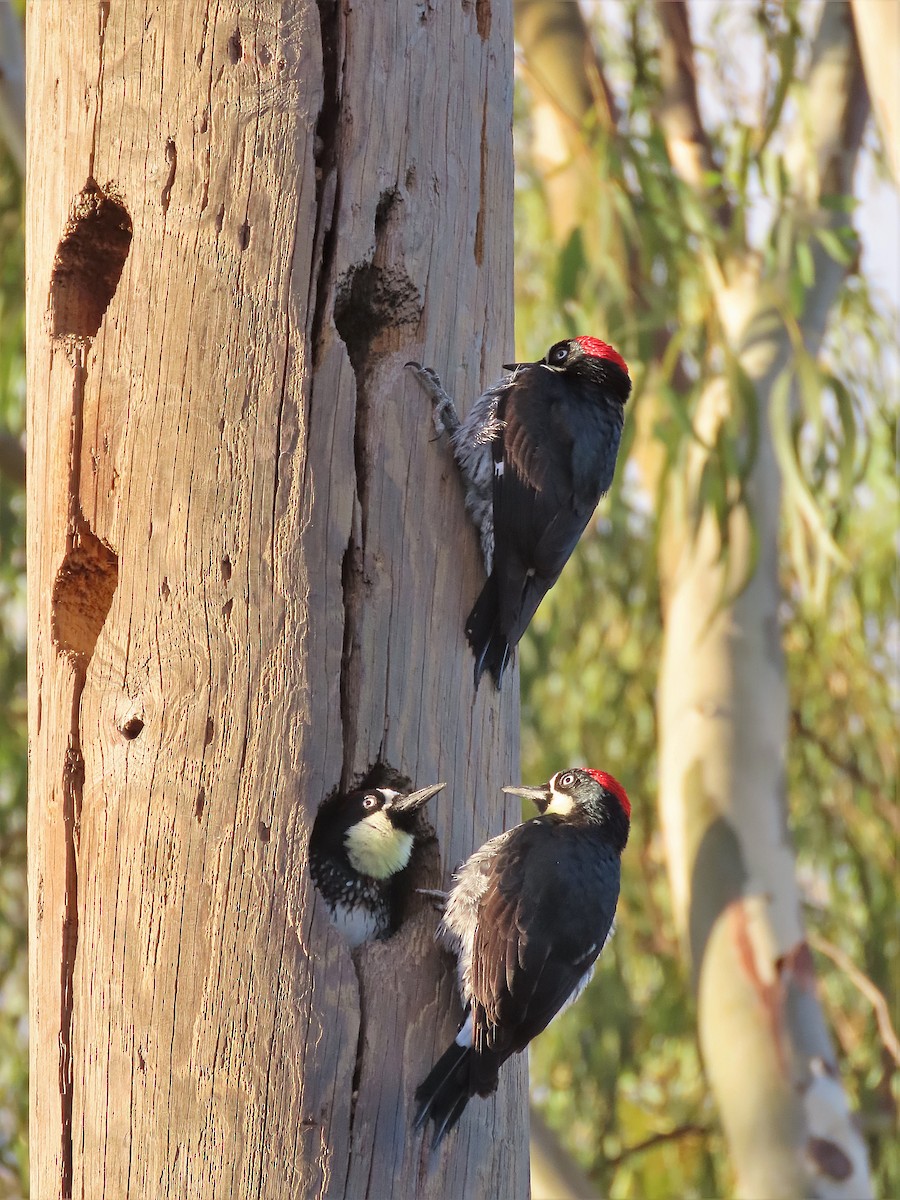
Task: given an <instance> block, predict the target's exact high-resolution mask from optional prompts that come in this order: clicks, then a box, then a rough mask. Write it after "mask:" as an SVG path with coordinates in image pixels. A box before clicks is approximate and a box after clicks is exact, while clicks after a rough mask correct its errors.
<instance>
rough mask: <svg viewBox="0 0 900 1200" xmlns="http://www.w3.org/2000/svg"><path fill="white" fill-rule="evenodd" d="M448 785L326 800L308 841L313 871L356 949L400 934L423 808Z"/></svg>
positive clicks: (373, 790) (373, 789)
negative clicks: (407, 874) (405, 879)
mask: <svg viewBox="0 0 900 1200" xmlns="http://www.w3.org/2000/svg"><path fill="white" fill-rule="evenodd" d="M445 786H446V785H445V784H443V783H437V784H434V786H432V787H426V788H421V789H420V790H419V791H417V792H411V793H410V794H409V795H402V794H401V793H400V792H396V791H394V790H393V789H392V788H387V787H370V788H361V789H359V790H358V791H354V792H346V793H341V794H339V795H337V796H332V797H331V798H330V799H328V800H326V801H325V803H324V804H323V805H322V807H321V809H320V810H319V813H318V816H317V817H316V821H315V824H314V825H313V831H312V834H311V836H310V839H309V869H310V873H311V874H312V878H313V883H315V885H316V887H317V888H318V889H319V892H320V893H321V894H322V896H323V897H324V898H325V902H326V903H327V905H328V907H329V909H330V910H331V917H332V920H333V921H334V923H335V924H336V925H337V926H338V928H339V929H340V930H341V932H342V933H343V934H344V936H345V937H346V939H347V941H348V942H349V943H350V945H351V946H360V945H362V943H363V942H370V941H375V940H376V939H378V938H384V937H389V936H390V935H391V934H392V933H395V932H396V931H397V928H398V926H399V924H400V918H401V911H400V909H401V902H402V898H403V886H402V875H403V872H404V871H405V869H406V867H407V866H408V864H409V859H410V855H411V854H412V849H413V843H414V841H415V836H416V820H417V817H418V814H419V811H420V810H421V808H422V806H423V805H424V804H425V803H426V801H428V800H430V799H431V797H432V796H434V795H436V794H437V793H438V792H439V791H440V790H441V788H443V787H445Z"/></svg>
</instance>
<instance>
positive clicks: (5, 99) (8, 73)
mask: <svg viewBox="0 0 900 1200" xmlns="http://www.w3.org/2000/svg"><path fill="white" fill-rule="evenodd" d="M0 138H2V140H3V141H4V142H5V143H6V145H7V146H8V147H9V152H10V154H11V155H12V158H13V161H14V162H15V164H16V166H17V167H18V168H19V171H20V172H21V173H22V175H24V174H25V46H24V43H23V40H22V24H21V22H20V20H19V17H18V15H17V14H16V13H15V12H14V11H13V7H12V3H11V0H0Z"/></svg>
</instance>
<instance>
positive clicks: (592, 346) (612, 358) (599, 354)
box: [574, 337, 631, 379]
mask: <svg viewBox="0 0 900 1200" xmlns="http://www.w3.org/2000/svg"><path fill="white" fill-rule="evenodd" d="M574 340H575V341H576V342H577V343H578V345H579V346H580V347H581V348H582V350H583V351H584V352H585V354H590V355H591V357H592V358H605V359H606V361H607V362H611V363H615V364H616V366H617V367H619V368H620V369H621V370H623V371H624V372H625V374H626V375H628V364H627V363H626V361H625V359H624V358H623V357H622V355H621V354H620V353H619V352H618V350H614V349H613V348H612V346H610V345H609V344H608V343H607V342H601V341H600V339H599V338H595V337H577V338H575V339H574ZM628 378H629V379H630V378H631V376H630V375H628Z"/></svg>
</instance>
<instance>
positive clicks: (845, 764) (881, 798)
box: [791, 708, 900, 834]
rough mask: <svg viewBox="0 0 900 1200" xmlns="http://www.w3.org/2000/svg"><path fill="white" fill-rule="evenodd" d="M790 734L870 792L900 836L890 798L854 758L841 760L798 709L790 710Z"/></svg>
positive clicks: (899, 822)
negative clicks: (811, 747) (800, 739)
mask: <svg viewBox="0 0 900 1200" xmlns="http://www.w3.org/2000/svg"><path fill="white" fill-rule="evenodd" d="M791 734H792V736H794V737H799V738H802V739H803V740H804V741H805V742H809V744H810V745H811V746H815V748H816V749H817V750H818V751H819V753H820V754H821V755H822V757H823V758H824V759H825V761H826V762H828V763H830V764H831V766H833V767H834V768H835V770H837V771H840V772H841V773H842V774H844V775H846V776H847V778H848V779H850V780H852V781H853V782H854V783H855V784H857V785H858V786H859V787H861V788H865V790H866V791H867V792H870V793H871V794H872V796H873V797H874V799H875V802H876V804H877V805H878V811H879V813H880V815H881V817H882V818H883V819H884V820H885V821H887V822H888V823H889V824H890V825H891V826H892V827H893V829H894V832H895V833H898V834H900V812H898V811H897V807H896V805H895V804H894V803H893V802H892V800H891V799H890V797H888V796H887V795H885V792H884V790H883V789H882V788H881V787H880V786H879V784H877V783H876V782H875V780H874V779H871V778H870V777H869V776H868V775H866V773H865V771H863V769H862V767H861V766H860V765H859V762H858V761H857V759H856V758H854V757H850V758H843V757H842V756H841V755H840V754H838V753H837V751H836V750H835V749H834V747H833V746H832V744H831V742H829V741H828V739H827V738H824V737H822V736H821V735H820V734H818V733H817V732H816V731H815V729H813V728H812V727H811V726H809V725H807V723H806V721H805V720H804V719H803V715H802V714H801V712H800V710H799V709H798V708H792V709H791Z"/></svg>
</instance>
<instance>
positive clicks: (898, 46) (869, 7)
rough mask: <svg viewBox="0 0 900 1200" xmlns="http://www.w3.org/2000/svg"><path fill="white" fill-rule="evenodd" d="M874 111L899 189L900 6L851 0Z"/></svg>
mask: <svg viewBox="0 0 900 1200" xmlns="http://www.w3.org/2000/svg"><path fill="white" fill-rule="evenodd" d="M850 3H851V5H852V8H853V24H854V25H855V27H856V36H857V38H858V39H859V49H860V53H861V54H862V60H863V66H864V67H865V71H866V83H867V84H868V88H869V95H870V96H871V97H872V110H873V112H874V113H875V119H876V121H877V122H878V128H879V129H880V130H881V136H882V138H883V139H884V150H885V154H886V155H887V160H888V163H889V165H890V168H891V174H892V175H893V176H894V183H896V184H897V185H898V186H900V73H898V71H897V63H898V62H900V4H898V3H897V0H850Z"/></svg>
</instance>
